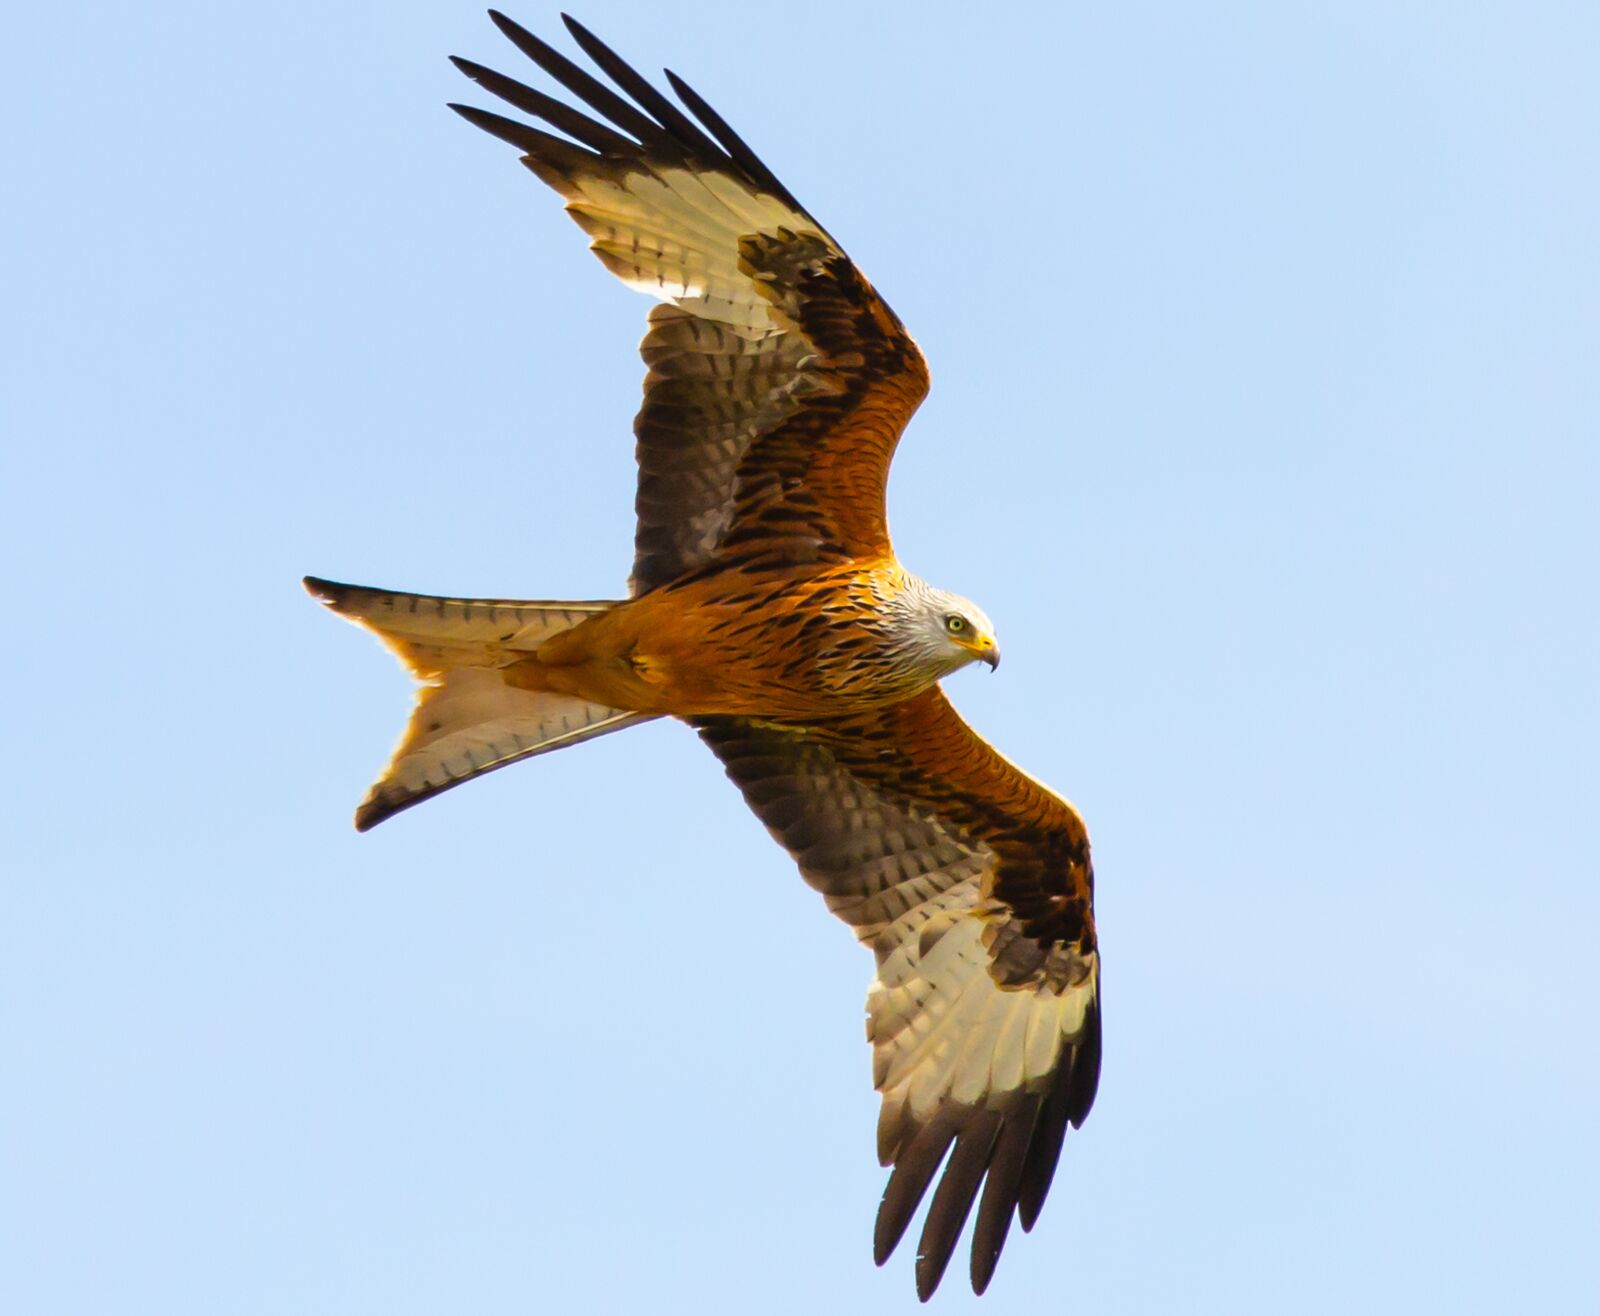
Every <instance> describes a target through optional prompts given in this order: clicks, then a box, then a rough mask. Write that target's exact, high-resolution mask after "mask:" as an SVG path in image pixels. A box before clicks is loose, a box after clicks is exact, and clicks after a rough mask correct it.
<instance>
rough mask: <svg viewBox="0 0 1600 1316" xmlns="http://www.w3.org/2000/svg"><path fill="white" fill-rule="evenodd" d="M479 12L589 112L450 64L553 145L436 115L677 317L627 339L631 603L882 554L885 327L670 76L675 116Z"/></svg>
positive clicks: (902, 355)
mask: <svg viewBox="0 0 1600 1316" xmlns="http://www.w3.org/2000/svg"><path fill="white" fill-rule="evenodd" d="M491 17H492V18H493V19H494V22H495V24H496V26H498V27H499V28H500V30H501V31H502V32H503V33H505V35H506V36H507V37H508V38H509V39H510V40H511V41H512V42H513V43H514V44H515V45H516V46H517V47H518V49H519V50H521V51H522V52H523V53H524V54H525V55H527V56H528V57H529V58H530V59H532V60H533V61H534V62H535V63H536V64H538V65H539V66H540V68H541V69H543V70H544V71H545V73H547V74H548V75H549V76H550V77H552V78H553V79H554V80H555V81H556V82H557V83H559V84H560V85H561V86H562V87H563V88H564V89H565V90H566V91H567V92H568V93H569V94H570V95H571V96H573V97H575V98H576V99H577V100H578V101H579V102H581V103H582V105H583V106H584V107H585V108H586V109H587V110H588V111H590V113H585V112H584V110H581V109H577V108H574V107H573V106H572V105H569V104H567V103H565V102H564V101H562V100H560V99H558V98H556V97H553V96H550V95H548V94H546V93H544V92H541V91H538V90H536V89H535V88H532V87H528V86H525V85H524V84H522V83H520V82H517V81H515V80H514V79H511V78H508V77H506V76H505V75H503V74H500V73H497V72H495V71H493V70H491V69H488V68H485V67H484V66H482V65H480V64H476V63H473V62H471V61H468V60H462V59H457V60H456V61H455V63H456V65H457V67H458V68H460V69H461V71H462V72H463V73H465V74H466V75H467V76H468V77H470V78H472V79H474V80H475V81H476V82H478V83H479V85H481V86H482V87H483V88H484V89H485V90H487V91H489V92H491V93H493V94H494V95H496V96H498V97H500V98H501V99H502V100H504V101H506V102H507V103H509V104H511V105H513V106H515V107H516V108H517V109H519V110H521V111H523V112H524V113H526V114H529V115H532V116H534V117H535V118H538V119H542V120H543V121H544V122H545V123H546V124H547V125H549V126H550V127H552V128H554V129H556V130H557V131H558V132H560V133H563V134H565V136H564V137H561V136H555V135H554V134H552V133H548V132H545V131H543V130H541V129H538V128H533V127H531V126H529V125H527V124H525V123H521V122H518V121H517V120H514V119H509V118H505V117H503V116H501V115H498V114H492V113H489V112H487V111H484V110H480V109H475V108H472V107H470V106H461V105H457V106H452V108H453V109H455V110H456V111H457V112H458V113H460V114H461V115H462V116H463V117H465V118H466V119H468V120H469V121H470V122H472V123H474V124H476V125H477V126H478V127H480V128H483V129H484V130H485V131H487V132H489V133H492V134H493V135H494V136H496V137H499V138H501V139H502V140H504V141H507V142H510V143H511V144H512V145H514V146H516V147H517V148H518V149H519V150H521V151H522V152H523V163H524V164H525V165H527V166H528V168H529V169H531V170H532V171H533V172H534V173H535V174H536V175H538V176H539V177H540V178H541V179H543V180H544V181H545V182H546V183H548V184H549V185H550V186H551V187H552V188H554V189H555V190H556V191H557V192H558V193H560V194H561V196H562V197H563V198H564V199H565V201H566V208H567V210H568V212H569V213H570V214H571V215H572V217H573V219H574V220H576V221H577V223H578V225H579V226H580V227H581V228H582V229H583V230H584V231H585V232H586V233H587V234H588V235H589V238H590V247H591V249H592V250H593V251H594V253H595V255H596V256H597V257H599V259H600V260H601V262H602V263H603V264H604V265H605V266H606V267H607V268H608V269H610V270H611V271H612V273H613V274H615V275H617V277H618V278H620V279H621V280H622V281H623V282H625V283H627V284H628V285H629V286H631V287H634V288H637V289H639V290H640V291H643V292H647V293H649V294H650V295H652V296H654V297H656V298H658V299H660V300H661V301H663V302H666V303H668V305H669V308H675V310H676V312H677V314H676V315H672V314H664V313H663V312H662V311H659V310H658V311H657V312H656V313H655V314H653V315H652V316H651V319H650V325H649V330H648V332H647V334H646V337H645V339H644V342H643V344H642V345H641V351H642V353H643V355H644V357H645V361H646V364H647V366H648V367H649V374H648V375H647V377H646V380H645V396H644V404H643V406H642V408H641V410H640V412H639V415H638V418H637V420H636V423H635V433H636V436H637V439H638V454H639V462H640V485H639V493H638V502H637V507H638V513H639V530H638V539H637V543H636V546H635V561H634V570H633V589H634V592H635V593H641V592H643V591H645V590H647V589H651V588H654V587H655V586H658V585H661V584H664V583H666V582H667V581H669V580H672V579H674V578H676V577H678V576H681V575H682V574H684V573H685V572H688V571H693V570H696V569H699V568H704V567H708V566H716V565H739V566H764V565H816V564H819V563H825V562H829V561H836V560H838V561H842V560H847V559H851V558H866V557H877V556H885V555H887V554H888V553H889V552H890V547H889V537H888V527H887V522H886V518H885V514H884V506H883V503H884V489H885V485H886V483H887V478H888V467H889V462H890V459H891V458H892V456H893V453H894V448H895V445H896V443H897V442H898V440H899V436H900V433H901V431H902V430H903V429H904V427H905V424H906V422H907V421H908V420H909V419H910V416H911V414H912V412H913V411H915V409H916V407H917V405H918V403H920V401H921V400H922V397H923V396H924V394H925V393H926V392H927V383H928V376H927V367H926V364H925V362H924V361H923V359H922V354H921V353H920V351H918V349H917V347H916V344H915V343H914V342H912V340H911V338H910V336H909V335H908V334H907V333H906V331H905V328H904V326H903V325H902V324H901V323H900V321H899V320H898V318H896V316H895V315H894V312H893V311H891V310H890V309H889V307H888V306H887V305H886V304H885V303H884V302H883V300H882V299H881V298H880V297H879V296H878V294H877V292H876V291H875V290H874V289H873V288H872V286H871V284H869V283H868V282H867V281H866V279H865V278H863V277H862V276H861V274H860V272H859V271H858V270H857V269H856V268H855V266H854V265H853V264H852V263H851V262H850V259H849V258H848V257H847V256H846V255H845V254H844V252H843V250H842V249H841V248H840V247H839V245H838V244H837V243H836V242H835V241H834V239H833V238H832V237H831V236H830V235H829V234H828V232H827V230H826V229H824V228H823V227H822V225H821V224H819V223H818V222H817V221H816V220H815V219H814V218H813V217H812V216H811V215H810V214H809V213H808V212H807V211H806V210H805V208H804V207H803V206H801V205H800V203H799V202H798V201H796V200H795V198H794V196H793V195H792V194H791V193H790V192H789V190H788V189H787V188H786V187H784V185H783V184H782V183H781V182H780V181H779V180H778V179H777V177H776V176H775V175H774V174H773V173H772V171H771V170H770V169H768V168H767V166H766V165H764V164H763V163H762V162H761V160H760V158H759V157H758V156H756V154H755V153H754V152H753V151H752V150H751V149H750V148H749V146H748V145H746V144H745V142H744V141H743V140H742V139H741V138H740V137H739V136H738V135H737V134H736V133H734V132H733V130H732V129H731V128H729V127H728V125H727V123H726V122H725V121H724V120H723V119H722V118H721V117H720V116H719V115H718V114H716V112H715V111H714V110H712V109H711V107H710V106H709V105H707V104H706V102H705V101H704V100H703V99H702V98H701V97H700V96H699V95H697V94H696V93H695V92H694V91H693V89H692V88H690V87H689V86H688V85H687V84H686V83H684V82H683V80H682V79H681V78H678V77H677V76H676V75H674V74H672V73H671V72H668V74H667V77H668V80H669V82H670V84H671V86H672V88H673V89H674V91H676V92H677V94H678V96H679V97H680V99H681V100H682V101H683V103H684V105H685V106H687V108H688V112H687V113H686V112H685V111H684V110H683V109H680V108H679V107H678V106H677V105H675V104H673V103H672V102H671V101H670V100H669V99H668V98H667V97H666V96H665V95H664V94H663V93H661V92H660V91H658V90H656V89H655V88H654V87H653V86H651V84H650V83H649V82H648V81H647V80H646V79H644V78H643V77H641V76H640V75H639V74H638V73H637V72H635V71H634V70H633V69H632V68H631V67H629V66H628V65H627V64H626V63H625V62H624V61H623V60H622V59H621V58H620V57H619V56H617V55H616V54H615V52H613V51H612V50H611V49H610V48H609V47H607V46H606V45H604V44H603V43H602V42H600V41H599V40H598V39H597V38H595V37H594V36H593V35H592V34H591V33H589V32H588V31H587V30H586V29H585V28H583V27H582V26H581V25H579V24H577V23H576V22H574V21H573V20H572V19H570V18H568V19H566V20H565V21H566V24H567V27H568V28H569V30H570V31H571V32H572V35H573V37H574V38H575V39H576V41H577V42H578V44H579V46H580V47H582V49H583V50H584V52H585V53H586V54H588V55H589V57H590V58H591V59H593V60H594V62H595V63H596V65H598V67H599V68H600V69H601V71H602V72H603V73H605V74H606V75H607V76H608V77H609V78H610V79H611V80H612V82H613V83H615V85H616V86H617V87H618V88H619V89H620V92H621V93H623V94H619V92H618V91H613V90H612V89H611V88H609V87H607V86H606V85H605V84H604V83H602V82H600V81H599V80H598V79H596V78H595V77H593V76H592V75H590V74H589V73H587V72H585V71H584V70H583V69H581V68H579V67H578V66H577V65H576V64H574V63H573V62H572V61H570V60H568V59H567V58H566V57H565V56H564V55H562V54H560V53H559V52H558V51H556V50H555V49H554V48H552V47H551V46H549V45H547V44H545V43H544V42H543V41H541V40H539V38H537V37H535V36H533V35H532V34H531V33H529V32H527V31H526V30H525V29H523V28H521V27H519V26H518V25H517V24H516V23H514V22H512V21H511V20H510V19H508V18H506V17H505V16H504V15H501V14H497V13H494V12H493V11H491ZM691 116H692V117H691ZM697 121H698V122H697Z"/></svg>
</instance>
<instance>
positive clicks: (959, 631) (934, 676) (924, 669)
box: [895, 578, 1000, 681]
mask: <svg viewBox="0 0 1600 1316" xmlns="http://www.w3.org/2000/svg"><path fill="white" fill-rule="evenodd" d="M897 603H898V604H899V606H898V607H897V608H896V612H897V613H898V614H899V615H898V616H897V617H896V619H895V621H896V625H895V637H896V639H897V640H899V642H900V644H899V647H900V648H901V650H902V654H903V656H904V658H905V660H906V661H907V662H908V663H909V664H914V665H915V667H916V668H917V670H918V671H919V673H921V674H922V675H924V676H925V678H926V679H929V680H933V681H937V680H939V679H940V678H941V677H944V676H948V675H949V674H950V673H951V672H953V671H955V670H956V669H958V668H961V667H965V666H966V665H967V664H968V663H971V662H981V663H988V664H989V667H990V669H991V670H992V669H993V668H996V667H998V666H999V665H1000V646H999V644H998V643H996V641H995V638H994V623H993V622H991V621H990V620H989V618H988V617H987V616H986V615H985V613H984V611H983V609H982V608H980V607H979V606H978V605H977V604H976V603H974V602H972V600H971V599H964V598H962V597H961V596H960V595H959V594H951V593H950V592H949V591H948V590H942V589H935V588H934V587H933V586H932V585H929V584H928V583H927V582H926V581H922V580H916V579H914V578H913V579H912V580H911V581H910V583H909V585H908V587H907V588H906V589H905V591H904V592H903V593H902V594H901V595H900V597H899V599H898V600H897Z"/></svg>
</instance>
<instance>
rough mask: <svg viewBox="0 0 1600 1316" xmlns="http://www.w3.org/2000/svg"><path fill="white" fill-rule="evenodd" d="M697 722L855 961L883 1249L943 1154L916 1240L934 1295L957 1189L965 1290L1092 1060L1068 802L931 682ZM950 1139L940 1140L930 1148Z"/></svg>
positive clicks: (1050, 1161)
mask: <svg viewBox="0 0 1600 1316" xmlns="http://www.w3.org/2000/svg"><path fill="white" fill-rule="evenodd" d="M698 725H699V726H700V734H701V736H702V738H703V739H704V740H705V741H706V743H707V744H708V745H710V746H711V749H712V750H713V751H714V752H715V753H716V755H717V756H718V757H719V758H720V759H721V760H722V762H723V764H724V766H725V767H726V768H727V772H728V776H729V777H730V778H732V780H733V781H734V783H735V784H736V785H737V786H738V787H739V789H740V790H741V791H742V792H743V793H744V797H745V800H746V801H747V802H748V803H749V805H750V807H751V808H752V809H753V810H754V811H755V813H756V815H757V816H758V817H759V818H760V819H761V821H762V822H764V823H765V824H766V825H767V828H768V830H769V831H770V832H771V833H772V835H773V836H774V838H776V839H777V841H778V843H779V844H780V845H782V846H783V847H784V848H785V849H786V850H788V852H789V853H790V854H791V855H793V856H794V858H795V859H796V860H797V861H798V862H799V865H800V871H801V873H802V874H803V875H804V877H805V879H806V881H807V882H808V883H810V884H811V885H812V886H813V887H815V888H816V889H817V890H819V891H821V892H822V894H823V896H824V898H825V899H826V901H827V904H828V908H829V909H831V910H832V911H833V912H834V913H835V914H837V915H838V916H839V917H840V918H842V919H844V920H845V921H846V922H847V923H849V924H850V925H851V926H852V927H853V928H854V929H855V932H856V935H857V937H859V938H860V940H861V941H862V942H863V943H865V944H866V945H868V946H870V947H871V948H872V951H873V954H874V955H875V956H876V958H877V977H876V979H875V980H874V982H873V984H872V987H871V989H870V990H869V992H868V995H867V1036H868V1039H869V1040H870V1041H871V1043H872V1048H873V1083H874V1086H876V1088H877V1089H878V1091H879V1092H881V1093H882V1094H883V1105H882V1109H881V1115H880V1119H879V1124H878V1154H879V1158H880V1159H881V1161H882V1162H883V1164H885V1165H892V1166H893V1167H894V1171H893V1173H892V1174H891V1175H890V1177H889V1183H888V1187H887V1189H886V1190H885V1192H884V1196H883V1202H882V1205H881V1206H880V1207H879V1210H878V1222H877V1231H876V1238H875V1244H874V1246H875V1253H876V1256H877V1260H878V1263H879V1264H880V1265H881V1264H882V1263H883V1262H884V1261H885V1260H886V1259H887V1258H888V1256H889V1254H890V1253H891V1252H892V1251H893V1250H894V1247H895V1245H896V1244H897V1243H898V1242H899V1241H900V1237H901V1235H902V1234H903V1233H904V1232H905V1229H906V1226H907V1225H908V1224H909V1222H910V1220H911V1216H912V1215H913V1213H914V1212H915V1211H916V1209H917V1206H918V1204H919V1203H920V1201H921V1200H922V1197H923V1195H924V1194H925V1193H926V1191H927V1188H928V1186H929V1184H930V1183H931V1182H932V1180H933V1177H934V1174H935V1172H936V1171H937V1170H938V1168H939V1165H940V1162H941V1161H943V1160H944V1158H945V1155H946V1152H949V1159H948V1161H947V1162H946V1163H945V1170H944V1175H943V1177H942V1178H941V1180H940V1182H939V1186H938V1187H937V1188H936V1189H935V1190H934V1194H933V1201H932V1203H931V1205H930V1206H929V1208H928V1214H927V1219H926V1221H925V1223H924V1226H923V1230H922V1238H921V1241H920V1242H919V1244H918V1246H917V1292H918V1294H919V1295H920V1296H921V1297H922V1298H924V1299H926V1298H927V1297H928V1296H929V1295H930V1294H931V1293H932V1292H933V1290H934V1289H935V1287H937V1285H938V1283H939V1280H940V1277H941V1276H942V1275H943V1273H944V1268H945V1265H946V1263H947V1262H948V1261H949V1259H950V1254H951V1252H952V1251H953V1250H954V1248H955V1245H956V1240H957V1237H958V1236H959V1235H960V1233H961V1229H962V1226H963V1225H964V1224H965V1222H966V1219H967V1216H968V1214H969V1213H970V1211H971V1208H972V1204H973V1202H974V1200H975V1199H976V1198H977V1194H978V1190H979V1188H980V1187H983V1200H982V1203H981V1204H980V1205H979V1207H978V1220H977V1225H976V1227H975V1229H974V1233H973V1241H972V1285H973V1288H974V1289H975V1290H976V1291H977V1292H979V1293H982V1292H983V1290H984V1288H985V1287H986V1286H987V1285H988V1283H989V1279H990V1276H991V1275H992V1274H993V1273H994V1267H995V1263H996V1261H997V1260H998V1259H999V1256H1000V1250H1001V1248H1002V1247H1003V1246H1004V1244H1005V1239H1006V1234H1007V1232H1008V1231H1009V1229H1010V1226H1011V1219H1012V1215H1013V1213H1016V1214H1018V1215H1019V1216H1020V1218H1021V1221H1022V1227H1023V1228H1024V1229H1029V1228H1031V1227H1032V1225H1033V1222H1034V1220H1035V1219H1036V1218H1037V1216H1038V1213H1039V1208H1040V1207H1041V1205H1042V1204H1043V1202H1044V1198H1045V1193H1046V1192H1047V1191H1048V1189H1049V1187H1050V1181H1051V1178H1052V1177H1053V1175H1054V1173H1055V1167H1056V1160H1057V1157H1058V1156H1059V1154H1060V1151H1061V1143H1062V1139H1063V1137H1064V1136H1065V1133H1066V1127H1067V1125H1068V1124H1069V1123H1070V1124H1071V1125H1072V1126H1073V1127H1074V1128H1076V1127H1077V1126H1078V1125H1079V1124H1081V1123H1082V1122H1083V1119H1084V1117H1085V1116H1086V1115H1087V1114H1088V1113H1089V1107H1090V1105H1091V1104H1092V1103H1093V1101H1094V1094H1095V1086H1096V1084H1097V1082H1098V1079H1099V1071H1100V1005H1099V958H1098V955H1097V952H1096V949H1095V938H1094V919H1093V911H1092V908H1091V904H1092V898H1093V875H1092V871H1091V868H1090V863H1089V841H1088V836H1087V834H1086V833H1085V831H1084V827H1083V822H1082V820H1081V819H1080V818H1079V817H1078V814H1077V811H1076V810H1074V809H1073V808H1072V806H1071V805H1070V804H1068V803H1067V802H1066V801H1065V800H1062V799H1060V798H1059V797H1058V796H1056V795H1054V794H1052V793H1051V792H1050V791H1049V790H1047V789H1046V788H1045V787H1044V786H1042V785H1040V784H1039V783H1038V782H1036V781H1034V780H1033V779H1032V778H1031V777H1028V776H1027V775H1026V774H1024V773H1023V772H1021V771H1020V770H1019V769H1017V768H1016V767H1014V766H1013V765H1012V764H1010V763H1009V762H1007V761H1006V760H1005V759H1004V758H1002V757H1001V756H1000V755H999V754H997V753H996V752H995V751H994V750H993V749H992V748H991V747H990V746H989V745H988V744H987V743H986V742H985V741H983V740H982V739H980V738H979V737H978V736H977V735H976V734H975V733H974V732H973V731H972V729H971V728H970V727H968V726H967V725H966V723H965V722H963V721H962V720H961V718H960V717H959V716H958V715H957V714H956V711H955V710H954V709H953V708H952V707H951V706H950V704H949V702H948V701H947V700H946V699H945V697H944V695H943V693H942V692H941V691H939V690H938V689H937V688H935V689H933V690H930V691H928V692H926V693H924V694H921V695H918V696H917V697H915V698H914V699H910V700H907V701H905V702H904V703H901V704H896V705H892V706H890V707H887V708H882V709H879V710H876V711H874V712H871V713H868V714H864V715H853V716H851V717H847V718H842V719H839V720H837V721H833V722H829V723H826V724H823V725H819V726H808V727H804V728H800V727H781V726H775V725H770V724H759V723H755V722H751V721H748V720H744V719H737V718H723V719H710V720H704V721H702V722H700V723H699V724H698ZM952 1145H953V1150H952Z"/></svg>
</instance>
